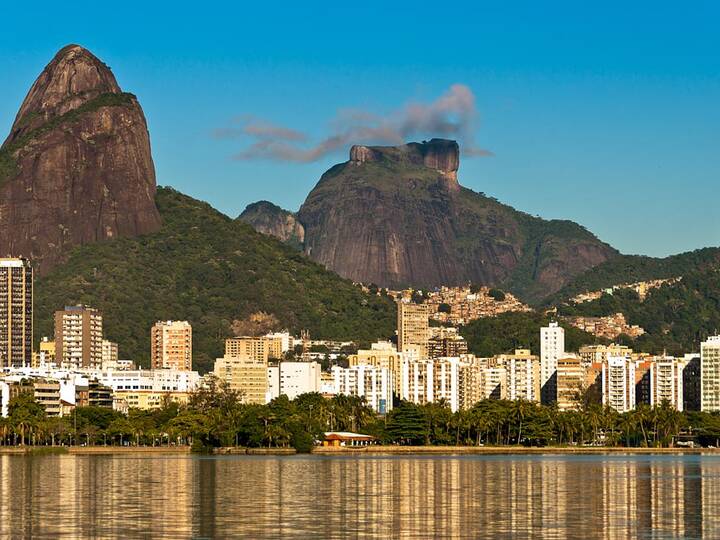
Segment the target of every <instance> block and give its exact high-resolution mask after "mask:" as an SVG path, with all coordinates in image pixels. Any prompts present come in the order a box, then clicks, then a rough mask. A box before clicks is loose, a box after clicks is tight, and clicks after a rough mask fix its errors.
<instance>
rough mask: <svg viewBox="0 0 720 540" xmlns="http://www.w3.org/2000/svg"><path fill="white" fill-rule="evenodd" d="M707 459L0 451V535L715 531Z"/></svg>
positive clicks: (715, 478) (718, 481)
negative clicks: (209, 455) (20, 453)
mask: <svg viewBox="0 0 720 540" xmlns="http://www.w3.org/2000/svg"><path fill="white" fill-rule="evenodd" d="M719 516H720V458H717V457H715V456H702V457H701V456H684V457H681V456H567V457H566V456H559V457H558V456H514V457H509V456H483V457H469V456H468V457H450V456H448V457H404V458H394V457H377V458H374V457H360V458H352V457H347V458H345V457H331V458H324V457H315V456H313V457H282V458H276V457H219V458H203V457H185V456H162V457H160V456H142V455H137V456H44V457H24V456H0V537H7V536H11V537H14V536H52V537H57V536H67V537H113V536H127V537H136V536H146V537H170V538H178V537H200V538H216V537H228V536H235V537H238V536H242V537H247V538H260V537H277V538H307V537H312V536H315V537H323V538H338V537H348V536H351V537H362V538H426V537H442V538H449V537H460V538H479V537H489V538H511V537H512V538H530V537H532V538H538V537H544V538H608V539H610V538H613V539H614V538H637V537H644V538H701V537H704V538H714V537H715V538H716V537H718V536H720V521H719Z"/></svg>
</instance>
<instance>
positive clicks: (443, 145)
mask: <svg viewBox="0 0 720 540" xmlns="http://www.w3.org/2000/svg"><path fill="white" fill-rule="evenodd" d="M384 160H388V161H395V162H405V163H410V164H412V165H418V166H424V167H427V168H429V169H433V170H436V171H438V172H439V173H441V174H442V176H443V177H445V178H446V179H448V180H450V181H451V182H452V185H455V184H456V183H457V170H458V168H459V167H460V147H459V146H458V143H457V142H456V141H451V140H448V139H431V140H430V141H423V142H421V143H417V142H411V143H408V144H404V145H401V146H363V145H355V146H353V147H352V148H350V162H351V163H354V164H356V165H359V164H362V163H367V162H382V161H384Z"/></svg>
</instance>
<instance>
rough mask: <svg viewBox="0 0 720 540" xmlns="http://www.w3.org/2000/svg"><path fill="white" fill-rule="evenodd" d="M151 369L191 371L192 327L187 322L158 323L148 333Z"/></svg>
mask: <svg viewBox="0 0 720 540" xmlns="http://www.w3.org/2000/svg"><path fill="white" fill-rule="evenodd" d="M150 365H151V366H152V368H153V369H179V370H187V371H191V370H192V326H190V323H189V322H187V321H158V322H156V323H155V324H154V325H153V327H152V330H151V332H150Z"/></svg>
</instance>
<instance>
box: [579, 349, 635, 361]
mask: <svg viewBox="0 0 720 540" xmlns="http://www.w3.org/2000/svg"><path fill="white" fill-rule="evenodd" d="M578 352H579V354H580V358H581V359H582V361H583V364H584V365H586V366H588V365H590V364H593V363H598V364H599V363H603V362H606V361H607V359H608V358H609V357H610V356H628V357H629V356H631V355H632V353H633V350H632V349H631V348H630V347H626V346H625V345H617V344H615V343H611V344H610V345H585V346H584V347H580V350H579V351H578Z"/></svg>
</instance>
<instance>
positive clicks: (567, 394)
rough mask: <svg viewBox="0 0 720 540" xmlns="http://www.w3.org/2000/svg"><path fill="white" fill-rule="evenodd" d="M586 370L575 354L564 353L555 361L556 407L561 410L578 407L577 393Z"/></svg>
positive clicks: (584, 378)
mask: <svg viewBox="0 0 720 540" xmlns="http://www.w3.org/2000/svg"><path fill="white" fill-rule="evenodd" d="M585 380H586V371H585V368H584V367H583V365H582V360H581V359H580V357H579V356H577V355H568V354H565V355H563V356H561V357H560V358H558V361H557V383H556V391H557V397H556V401H557V407H558V409H559V410H561V411H574V410H577V409H578V408H579V407H580V403H579V402H578V400H577V395H578V393H579V392H580V391H581V390H582V389H583V388H584V386H585Z"/></svg>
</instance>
